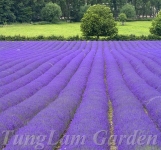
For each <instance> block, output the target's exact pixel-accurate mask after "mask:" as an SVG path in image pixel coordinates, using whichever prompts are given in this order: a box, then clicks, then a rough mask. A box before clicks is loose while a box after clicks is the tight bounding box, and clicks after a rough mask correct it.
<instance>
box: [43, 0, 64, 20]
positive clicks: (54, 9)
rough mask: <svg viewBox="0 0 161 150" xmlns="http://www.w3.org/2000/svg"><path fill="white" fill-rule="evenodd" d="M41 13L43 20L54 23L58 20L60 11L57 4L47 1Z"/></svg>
mask: <svg viewBox="0 0 161 150" xmlns="http://www.w3.org/2000/svg"><path fill="white" fill-rule="evenodd" d="M41 14H42V18H43V20H45V21H49V22H53V23H56V22H58V21H59V19H60V17H61V15H62V11H61V8H60V6H59V5H57V4H56V3H52V2H49V3H47V4H46V5H45V7H43V8H42V10H41Z"/></svg>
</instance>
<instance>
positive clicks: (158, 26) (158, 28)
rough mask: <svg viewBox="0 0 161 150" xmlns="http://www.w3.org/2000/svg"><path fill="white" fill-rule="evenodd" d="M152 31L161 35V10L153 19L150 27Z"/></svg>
mask: <svg viewBox="0 0 161 150" xmlns="http://www.w3.org/2000/svg"><path fill="white" fill-rule="evenodd" d="M150 33H151V34H154V35H158V36H161V11H160V12H159V13H158V15H157V17H156V18H155V19H154V20H153V22H152V27H151V28H150Z"/></svg>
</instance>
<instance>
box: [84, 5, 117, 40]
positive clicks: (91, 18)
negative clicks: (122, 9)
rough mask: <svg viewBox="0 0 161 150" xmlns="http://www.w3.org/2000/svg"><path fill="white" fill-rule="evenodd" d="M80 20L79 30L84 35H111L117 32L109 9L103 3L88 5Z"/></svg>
mask: <svg viewBox="0 0 161 150" xmlns="http://www.w3.org/2000/svg"><path fill="white" fill-rule="evenodd" d="M81 21H82V23H81V31H82V32H83V35H84V36H97V38H99V36H112V35H115V34H117V33H118V29H117V28H116V23H115V20H114V18H113V15H112V13H111V10H110V8H109V7H106V6H105V5H99V4H98V5H93V6H90V7H89V9H88V10H87V12H86V13H85V14H84V16H83V18H82V20H81Z"/></svg>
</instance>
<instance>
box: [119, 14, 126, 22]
mask: <svg viewBox="0 0 161 150" xmlns="http://www.w3.org/2000/svg"><path fill="white" fill-rule="evenodd" d="M118 19H119V21H121V22H122V25H124V22H125V21H126V20H127V17H126V14H124V13H121V14H120V15H119V17H118Z"/></svg>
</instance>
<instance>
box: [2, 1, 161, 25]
mask: <svg viewBox="0 0 161 150" xmlns="http://www.w3.org/2000/svg"><path fill="white" fill-rule="evenodd" d="M49 2H53V3H56V4H58V5H59V6H60V8H61V11H62V13H61V18H62V19H65V20H72V21H80V20H81V18H82V13H83V12H84V11H85V10H86V8H87V7H86V6H90V5H94V4H104V5H107V6H108V7H110V9H111V10H112V13H113V15H114V17H115V18H117V17H118V15H119V14H120V10H121V8H122V7H123V6H124V5H125V4H127V3H129V4H131V5H133V6H134V7H135V10H136V16H137V18H147V17H155V16H156V14H157V13H158V12H159V10H160V9H161V0H0V23H1V24H2V23H3V24H4V23H8V22H38V21H44V19H43V17H42V15H41V12H42V9H43V8H44V7H45V5H46V4H47V3H49Z"/></svg>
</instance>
